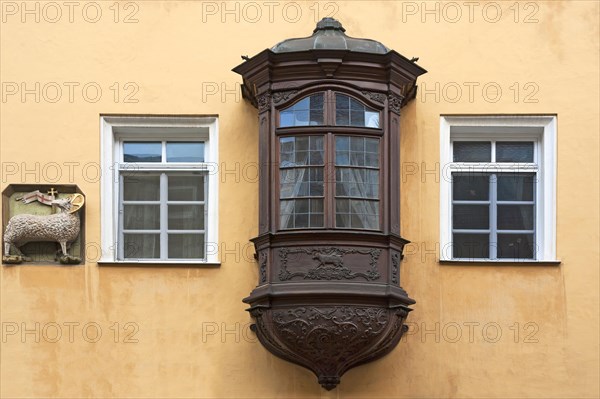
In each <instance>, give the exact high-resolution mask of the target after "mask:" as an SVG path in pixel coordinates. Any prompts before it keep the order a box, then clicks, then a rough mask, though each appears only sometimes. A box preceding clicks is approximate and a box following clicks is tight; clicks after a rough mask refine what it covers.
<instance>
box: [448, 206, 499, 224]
mask: <svg viewBox="0 0 600 399" xmlns="http://www.w3.org/2000/svg"><path fill="white" fill-rule="evenodd" d="M452 225H453V226H454V229H477V230H479V229H489V227H490V206H489V205H453V206H452Z"/></svg>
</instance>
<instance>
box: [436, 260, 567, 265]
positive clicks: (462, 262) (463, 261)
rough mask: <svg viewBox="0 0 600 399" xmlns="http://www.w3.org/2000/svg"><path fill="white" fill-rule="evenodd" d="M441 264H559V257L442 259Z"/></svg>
mask: <svg viewBox="0 0 600 399" xmlns="http://www.w3.org/2000/svg"><path fill="white" fill-rule="evenodd" d="M439 262H440V264H441V265H469V266H520V265H523V266H559V265H560V264H561V261H560V260H559V259H549V260H535V259H518V260H510V259H505V260H499V259H496V260H492V259H440V260H439Z"/></svg>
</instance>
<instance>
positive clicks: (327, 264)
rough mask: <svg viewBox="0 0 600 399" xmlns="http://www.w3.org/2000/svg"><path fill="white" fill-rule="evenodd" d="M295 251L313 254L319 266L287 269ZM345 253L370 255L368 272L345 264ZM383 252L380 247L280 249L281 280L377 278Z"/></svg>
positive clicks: (370, 279) (369, 279) (368, 279)
mask: <svg viewBox="0 0 600 399" xmlns="http://www.w3.org/2000/svg"><path fill="white" fill-rule="evenodd" d="M294 253H304V254H308V255H312V259H314V260H315V261H317V266H316V267H314V268H312V269H310V270H308V272H306V273H304V272H294V273H291V272H290V271H289V270H288V269H287V262H288V255H289V254H294ZM345 254H363V255H369V256H370V263H369V266H370V268H369V270H367V271H366V272H364V273H362V272H353V271H352V270H350V269H349V268H347V267H345V266H344V255H345ZM380 254H381V250H380V249H349V248H333V247H328V248H297V249H289V248H282V249H280V250H279V257H280V258H281V270H280V271H279V280H280V281H286V280H291V279H292V278H294V277H302V278H304V279H308V280H343V279H348V280H351V279H354V278H356V277H363V278H364V279H365V280H367V281H372V280H377V279H378V278H379V277H380V274H379V271H378V270H377V261H378V259H379V255H380Z"/></svg>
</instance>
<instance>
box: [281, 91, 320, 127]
mask: <svg viewBox="0 0 600 399" xmlns="http://www.w3.org/2000/svg"><path fill="white" fill-rule="evenodd" d="M323 114H324V108H323V93H316V94H313V95H311V96H309V97H305V98H303V99H302V100H300V101H298V102H297V103H295V104H293V105H291V106H290V107H288V108H285V109H283V110H281V111H280V112H279V126H280V127H291V126H308V125H313V126H314V125H322V124H323Z"/></svg>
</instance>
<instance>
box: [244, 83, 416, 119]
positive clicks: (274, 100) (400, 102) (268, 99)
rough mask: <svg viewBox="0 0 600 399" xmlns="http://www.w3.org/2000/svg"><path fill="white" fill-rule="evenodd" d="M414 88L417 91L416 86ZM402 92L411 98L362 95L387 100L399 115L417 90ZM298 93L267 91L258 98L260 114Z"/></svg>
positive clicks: (372, 94) (370, 93)
mask: <svg viewBox="0 0 600 399" xmlns="http://www.w3.org/2000/svg"><path fill="white" fill-rule="evenodd" d="M414 88H415V89H416V86H415V87H414ZM402 90H403V92H404V93H407V94H408V96H409V97H410V98H407V96H405V95H402V96H401V95H398V94H395V93H392V92H387V93H381V92H374V91H366V90H363V91H361V94H362V95H363V96H365V98H368V99H369V100H371V101H373V102H375V103H378V104H381V105H383V104H385V101H386V100H387V101H388V103H389V107H390V110H392V111H393V112H394V113H396V114H399V113H400V109H401V108H402V107H403V106H404V105H406V103H407V101H408V100H410V99H412V98H414V95H415V94H416V90H415V91H414V92H411V91H409V90H407V89H406V88H405V87H403V88H402ZM298 93H299V91H298V90H287V91H276V92H270V91H267V92H265V93H263V94H260V95H258V96H257V97H256V102H257V107H258V112H259V113H262V112H265V111H269V110H271V106H275V107H277V106H278V105H279V104H281V103H284V102H287V101H289V100H292V99H294V98H295V97H298ZM411 93H412V94H411Z"/></svg>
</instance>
